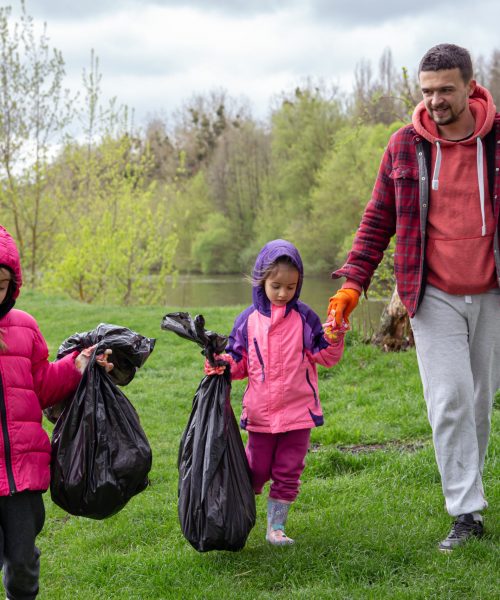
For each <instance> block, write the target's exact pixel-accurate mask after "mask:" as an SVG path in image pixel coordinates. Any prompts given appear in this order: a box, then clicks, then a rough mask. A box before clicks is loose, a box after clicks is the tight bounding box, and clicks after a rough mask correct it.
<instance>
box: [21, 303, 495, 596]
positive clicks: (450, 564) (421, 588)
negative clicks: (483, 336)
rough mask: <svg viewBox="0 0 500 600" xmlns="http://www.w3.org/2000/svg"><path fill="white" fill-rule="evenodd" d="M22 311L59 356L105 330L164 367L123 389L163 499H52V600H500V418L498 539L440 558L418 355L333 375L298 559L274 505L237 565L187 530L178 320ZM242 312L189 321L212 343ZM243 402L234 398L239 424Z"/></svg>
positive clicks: (191, 385)
mask: <svg viewBox="0 0 500 600" xmlns="http://www.w3.org/2000/svg"><path fill="white" fill-rule="evenodd" d="M18 305H19V307H20V308H23V309H25V310H27V311H28V312H30V313H32V314H33V315H34V316H35V317H36V318H37V320H38V322H39V324H40V327H41V329H42V331H43V333H44V335H45V337H46V339H47V342H48V343H49V347H50V350H51V354H52V356H54V355H55V353H56V351H57V347H58V345H59V343H60V342H61V341H62V340H63V339H65V338H66V337H68V336H69V335H71V334H72V333H74V332H75V331H87V330H89V329H92V328H94V327H95V326H96V325H97V324H98V323H100V322H111V323H115V324H120V325H126V326H127V327H130V328H132V329H134V330H136V331H139V332H140V333H142V334H143V335H147V336H150V337H156V338H157V344H156V347H155V350H154V352H153V354H152V355H151V357H150V358H149V359H148V361H147V362H146V364H145V366H144V367H143V368H142V369H141V370H140V371H139V372H138V374H137V376H136V378H135V379H134V381H133V382H132V383H131V384H130V385H129V386H127V387H126V388H124V392H125V394H126V395H127V396H128V397H129V399H130V400H131V401H132V403H133V404H134V406H135V408H136V409H137V411H138V412H139V414H140V416H141V422H142V425H143V427H144V429H145V431H146V434H147V435H148V438H149V440H150V443H151V446H152V449H153V468H152V471H151V486H150V487H149V488H148V489H147V490H145V491H144V492H143V493H141V494H139V495H138V496H136V497H135V498H133V499H132V500H131V501H130V502H129V503H128V504H127V506H126V507H125V508H124V509H123V510H122V511H121V512H120V513H118V514H117V515H115V516H113V517H111V518H109V519H107V520H104V521H93V520H90V519H85V518H77V517H73V516H69V515H67V514H66V513H64V512H63V511H62V510H61V509H59V508H58V507H57V506H55V505H54V504H53V503H52V502H51V500H50V495H49V494H46V495H45V503H46V508H47V519H46V524H45V528H44V530H43V532H42V533H41V535H40V536H39V538H38V546H39V547H40V549H41V550H42V572H41V592H40V596H39V597H40V599H41V600H66V599H71V600H94V599H96V598H99V599H100V600H107V599H120V600H160V599H170V598H173V599H176V598H179V599H181V598H182V599H214V600H215V599H220V598H226V599H232V598H237V599H249V600H250V599H251V600H255V599H270V600H271V599H273V600H274V599H285V598H297V599H299V598H300V599H310V598H311V599H313V598H314V599H342V600H358V599H359V600H365V599H378V598H380V599H392V598H394V599H400V598H401V599H411V600H418V599H433V598H436V599H437V598H440V599H447V598H449V599H451V598H464V599H471V600H472V599H474V600H476V599H484V600H486V599H488V600H491V599H494V598H499V597H500V596H499V589H500V586H499V584H500V581H499V575H498V573H499V570H498V565H499V564H500V553H499V544H498V541H499V533H500V531H499V527H498V523H499V515H500V488H499V484H498V481H499V475H500V466H499V462H498V460H497V456H498V452H499V450H500V448H499V445H500V436H499V433H498V425H499V411H498V408H496V409H495V410H494V415H493V426H492V436H491V439H490V448H489V455H488V458H487V463H486V470H485V474H484V481H485V487H486V491H487V495H488V498H489V501H490V508H489V509H488V511H487V513H486V515H485V518H486V527H487V535H486V536H485V537H484V538H483V539H482V540H481V541H476V540H474V541H472V542H471V543H470V544H468V545H467V546H465V547H463V548H460V549H458V550H456V551H455V552H454V553H453V554H452V555H443V554H441V553H439V552H438V551H437V549H436V543H437V541H438V540H439V539H440V538H441V537H443V536H444V535H445V534H446V533H447V531H448V528H449V526H450V518H449V517H448V515H447V514H446V512H445V510H444V508H443V498H442V494H441V488H440V481H439V475H438V472H437V469H436V465H435V461H434V452H433V448H432V444H431V441H430V429H429V426H428V423H427V418H426V410H425V405H424V401H423V399H422V392H421V384H420V379H419V376H418V370H417V365H416V358H415V354H414V352H413V351H409V352H406V353H401V354H384V353H382V352H380V351H379V350H378V349H376V348H373V347H371V346H367V345H363V344H360V343H357V342H356V341H355V340H354V341H353V340H352V339H350V343H349V345H348V347H347V349H346V352H345V355H344V358H343V360H342V362H341V363H340V364H339V365H338V366H337V367H334V368H333V369H329V370H326V369H322V370H321V372H320V393H321V397H322V404H323V410H324V413H325V421H326V424H325V426H324V427H320V428H318V429H315V430H314V431H313V435H312V442H313V447H312V451H311V452H310V454H309V456H308V458H307V467H306V470H305V472H304V475H303V477H302V488H301V493H300V495H299V498H298V500H297V502H296V503H295V505H294V506H293V508H292V510H291V513H290V518H289V527H288V529H287V531H288V533H289V534H290V535H291V536H292V537H294V538H295V539H296V542H297V543H296V545H295V546H294V547H290V548H272V547H269V546H268V545H266V542H265V541H264V535H265V500H266V499H265V497H263V496H262V497H259V498H258V499H257V510H258V519H257V524H256V526H255V528H254V529H253V531H252V532H251V534H250V537H249V539H248V543H247V545H246V547H245V548H244V549H243V550H242V551H241V552H238V553H229V552H210V553H206V554H199V553H197V552H196V551H195V550H194V549H193V548H192V547H191V546H190V545H189V544H188V543H187V542H186V541H185V540H184V538H183V537H182V534H181V532H180V528H179V524H178V521H177V512H176V511H177V505H176V502H177V470H176V458H177V449H178V444H179V440H180V437H181V434H182V431H183V428H184V426H185V424H186V422H187V419H188V416H189V412H190V405H191V400H192V397H193V394H194V392H195V389H196V387H197V384H198V382H199V380H200V378H201V376H202V366H203V359H202V357H201V356H200V354H199V349H198V348H197V347H196V346H195V345H194V344H192V343H190V342H188V341H186V340H183V339H181V338H179V337H177V336H175V335H174V334H171V333H167V332H163V331H160V328H159V326H160V321H161V317H162V316H163V314H164V313H165V312H169V311H170V310H173V309H168V310H167V309H164V308H162V307H135V308H118V307H95V306H86V305H81V304H78V303H75V302H72V301H68V300H64V299H58V298H45V297H42V296H39V295H36V294H31V293H26V294H25V295H24V296H23V297H22V301H20V302H19V303H18ZM239 310H240V307H234V308H221V309H206V310H204V309H201V308H198V309H192V311H191V312H192V314H195V313H196V312H202V313H203V314H204V315H205V318H206V322H207V327H208V328H210V329H212V330H215V331H218V332H221V333H227V332H228V331H229V329H230V327H231V325H232V322H233V319H234V317H235V316H236V314H237V313H238V312H239ZM243 386H244V382H235V383H234V384H233V398H234V399H233V407H234V409H235V412H236V415H237V416H239V400H240V398H241V393H242V390H243ZM46 425H47V429H48V430H50V424H49V423H48V422H46ZM365 446H366V448H365ZM351 447H353V448H352V451H349V448H351ZM364 450H366V451H364Z"/></svg>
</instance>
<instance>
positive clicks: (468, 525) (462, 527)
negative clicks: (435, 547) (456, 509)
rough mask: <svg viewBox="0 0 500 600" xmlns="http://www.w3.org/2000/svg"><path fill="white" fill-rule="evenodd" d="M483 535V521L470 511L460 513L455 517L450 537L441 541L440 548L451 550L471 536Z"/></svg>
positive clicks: (442, 550) (446, 550) (445, 550)
mask: <svg viewBox="0 0 500 600" xmlns="http://www.w3.org/2000/svg"><path fill="white" fill-rule="evenodd" d="M482 535H483V522H482V521H476V520H475V519H474V516H473V515H472V514H470V513H468V514H465V515H459V516H458V517H457V518H456V519H455V521H454V523H453V525H452V527H451V531H450V533H449V534H448V537H447V538H446V539H444V540H443V541H442V542H440V543H439V549H440V550H441V552H451V551H452V550H454V549H455V548H456V547H457V546H460V545H461V544H463V543H464V542H466V541H467V540H468V539H470V538H471V537H481V536H482Z"/></svg>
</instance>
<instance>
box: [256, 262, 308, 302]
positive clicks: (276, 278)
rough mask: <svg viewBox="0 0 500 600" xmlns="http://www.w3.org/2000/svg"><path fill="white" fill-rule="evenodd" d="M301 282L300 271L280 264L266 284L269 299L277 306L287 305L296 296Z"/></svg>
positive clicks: (265, 288)
mask: <svg viewBox="0 0 500 600" xmlns="http://www.w3.org/2000/svg"><path fill="white" fill-rule="evenodd" d="M298 283H299V272H298V270H297V269H296V268H295V267H292V266H290V265H285V264H278V265H277V266H276V268H275V269H274V270H273V271H272V272H271V274H270V275H269V277H268V278H267V279H266V282H265V284H264V290H265V292H266V296H267V297H268V298H269V301H270V302H271V303H272V304H274V305H275V306H285V304H286V303H287V302H290V300H291V299H292V298H293V297H294V295H295V291H296V290H297V285H298Z"/></svg>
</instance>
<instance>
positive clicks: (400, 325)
mask: <svg viewBox="0 0 500 600" xmlns="http://www.w3.org/2000/svg"><path fill="white" fill-rule="evenodd" d="M371 343H372V344H374V345H375V346H379V348H381V349H382V350H383V351H384V352H399V351H400V350H406V349H407V348H409V347H411V346H414V345H415V341H414V339H413V332H412V330H411V327H410V318H409V316H408V312H407V310H406V308H405V307H404V305H403V303H402V302H401V299H400V298H399V295H398V292H397V290H396V289H394V292H393V293H392V297H391V299H390V301H389V304H387V306H386V307H385V308H384V311H383V313H382V316H381V317H380V327H379V330H378V331H377V332H375V333H374V334H373V336H372V340H371Z"/></svg>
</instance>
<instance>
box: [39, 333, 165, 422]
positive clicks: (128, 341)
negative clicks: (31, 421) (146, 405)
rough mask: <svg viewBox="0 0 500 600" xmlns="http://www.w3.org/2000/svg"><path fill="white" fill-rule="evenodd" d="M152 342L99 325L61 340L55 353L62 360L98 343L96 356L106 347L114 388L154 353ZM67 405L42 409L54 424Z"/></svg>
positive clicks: (125, 381)
mask: <svg viewBox="0 0 500 600" xmlns="http://www.w3.org/2000/svg"><path fill="white" fill-rule="evenodd" d="M155 341H156V340H154V339H153V338H147V337H144V336H143V335H140V334H139V333H136V332H135V331H132V330H131V329H128V328H127V327H121V326H120V325H111V324H110V323H100V324H99V325H98V326H97V327H96V328H95V329H93V330H92V331H86V332H83V333H74V334H73V335H72V336H70V337H69V338H67V339H66V340H64V342H63V343H62V344H61V345H60V346H59V350H58V351H57V358H62V357H63V356H66V355H67V354H70V353H71V352H74V351H75V350H76V351H78V352H80V351H81V350H83V349H84V348H88V347H89V346H93V345H94V344H98V346H97V348H96V350H97V354H100V353H102V352H104V350H105V349H106V348H111V350H113V352H112V355H111V357H110V362H112V363H113V369H112V370H111V371H110V373H109V378H110V379H111V381H112V382H113V383H114V384H116V385H128V384H129V383H130V382H131V381H132V379H133V378H134V376H135V373H136V371H137V369H138V368H140V367H142V365H143V364H144V362H145V361H146V359H147V357H148V356H149V355H150V354H151V352H152V351H153V348H154V345H155ZM66 404H67V402H60V403H59V404H55V405H53V406H49V407H48V408H45V409H44V411H43V414H44V415H45V417H46V418H47V419H48V420H49V421H50V422H51V423H56V422H57V419H58V418H59V417H60V415H61V414H62V412H63V410H64V407H65V405H66Z"/></svg>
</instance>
